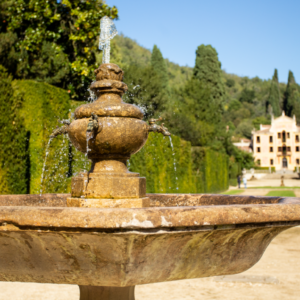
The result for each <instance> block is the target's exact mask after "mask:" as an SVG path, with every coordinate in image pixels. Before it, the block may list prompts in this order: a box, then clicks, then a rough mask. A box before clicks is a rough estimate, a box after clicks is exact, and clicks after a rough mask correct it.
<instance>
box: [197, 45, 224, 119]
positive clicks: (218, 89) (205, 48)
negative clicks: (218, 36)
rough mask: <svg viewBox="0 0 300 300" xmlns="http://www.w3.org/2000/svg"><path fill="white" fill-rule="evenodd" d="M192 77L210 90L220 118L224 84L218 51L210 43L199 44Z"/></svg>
mask: <svg viewBox="0 0 300 300" xmlns="http://www.w3.org/2000/svg"><path fill="white" fill-rule="evenodd" d="M194 78H196V79H198V80H199V81H200V83H201V85H202V87H204V88H208V89H209V90H210V93H211V97H212V100H213V101H214V103H215V106H216V109H217V112H218V115H219V120H220V119H221V114H222V112H223V103H224V98H225V97H224V96H225V86H224V82H223V74H222V70H221V63H220V61H219V59H218V53H217V51H216V49H215V48H213V47H212V46H211V45H200V46H199V47H198V49H197V51H196V64H195V67H194ZM215 121H217V120H215Z"/></svg>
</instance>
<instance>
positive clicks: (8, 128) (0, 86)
mask: <svg viewBox="0 0 300 300" xmlns="http://www.w3.org/2000/svg"><path fill="white" fill-rule="evenodd" d="M0 73H1V70H0ZM0 76H1V75H0ZM6 77H7V78H8V79H7V80H6V81H5V80H4V81H2V82H0V92H1V91H2V93H1V94H0V104H1V105H2V106H0V109H1V118H0V137H1V140H3V141H5V145H6V146H4V147H3V146H2V149H0V162H1V165H0V193H1V194H9V193H31V194H37V193H40V190H42V192H43V193H64V192H69V191H70V179H71V176H72V175H76V174H77V173H78V172H80V171H82V170H89V167H90V163H89V161H88V160H87V159H86V157H85V156H84V154H82V153H80V152H79V151H77V150H76V149H75V148H74V147H73V146H71V145H70V143H69V140H68V139H67V137H63V136H59V137H57V138H55V139H54V140H52V142H51V144H50V147H49V149H48V150H49V151H48V152H49V153H48V157H47V160H46V164H45V172H44V181H43V184H42V185H41V177H42V170H43V163H44V161H45V156H46V148H47V143H48V141H49V136H50V134H51V132H52V130H53V129H54V128H55V127H56V126H57V125H58V126H60V124H59V123H58V120H60V119H65V118H69V117H70V116H71V111H73V110H74V109H75V108H76V107H77V106H78V105H81V104H83V103H84V102H81V103H80V102H74V101H70V100H69V95H68V93H67V92H66V91H65V90H62V89H59V88H56V87H53V86H50V85H48V84H45V83H40V82H35V81H31V80H26V81H23V80H19V81H13V82H11V79H10V77H9V76H7V75H6ZM5 103H9V105H6V106H5ZM13 122H14V123H13ZM171 142H172V144H173V147H172V146H171V145H172V144H171ZM15 162H18V163H17V164H16V163H15ZM128 164H129V169H130V171H133V172H138V173H140V175H141V176H145V177H146V178H147V192H148V193H212V192H219V191H222V190H226V189H227V188H228V158H227V156H226V154H223V153H218V152H215V151H212V150H211V149H209V148H192V147H191V144H190V143H189V142H187V141H184V140H182V139H180V138H179V137H176V136H172V139H171V141H170V139H169V137H163V136H162V135H161V134H154V133H150V134H149V138H148V141H147V143H146V145H145V146H144V147H143V148H142V150H141V151H140V152H138V153H137V154H135V155H133V156H132V157H131V159H130V162H128Z"/></svg>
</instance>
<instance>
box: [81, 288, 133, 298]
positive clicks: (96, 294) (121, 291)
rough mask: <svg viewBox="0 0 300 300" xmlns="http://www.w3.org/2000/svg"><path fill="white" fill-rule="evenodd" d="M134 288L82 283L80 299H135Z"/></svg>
mask: <svg viewBox="0 0 300 300" xmlns="http://www.w3.org/2000/svg"><path fill="white" fill-rule="evenodd" d="M134 288H135V287H134V286H126V287H115V286H87V285H80V286H79V291H80V300H134V299H135V297H134Z"/></svg>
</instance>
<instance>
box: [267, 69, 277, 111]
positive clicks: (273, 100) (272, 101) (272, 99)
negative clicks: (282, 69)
mask: <svg viewBox="0 0 300 300" xmlns="http://www.w3.org/2000/svg"><path fill="white" fill-rule="evenodd" d="M266 107H267V112H269V111H270V108H271V109H272V113H273V114H274V116H275V117H278V116H279V115H280V92H279V84H278V72H277V69H275V71H274V75H273V78H272V81H271V87H270V93H269V98H268V100H267V105H266Z"/></svg>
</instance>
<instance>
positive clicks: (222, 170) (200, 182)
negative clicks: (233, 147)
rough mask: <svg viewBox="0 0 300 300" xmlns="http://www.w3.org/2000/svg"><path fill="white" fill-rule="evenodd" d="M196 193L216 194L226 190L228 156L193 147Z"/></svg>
mask: <svg viewBox="0 0 300 300" xmlns="http://www.w3.org/2000/svg"><path fill="white" fill-rule="evenodd" d="M192 158H193V169H194V173H195V175H196V189H197V192H198V191H201V192H204V193H217V192H220V191H224V190H226V189H228V185H229V182H228V179H229V176H228V175H229V174H228V156H227V155H226V154H225V153H222V152H216V151H213V150H211V149H210V148H206V147H193V149H192Z"/></svg>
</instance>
